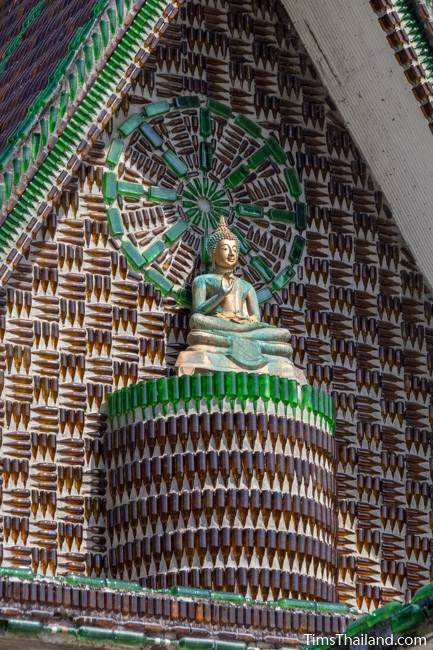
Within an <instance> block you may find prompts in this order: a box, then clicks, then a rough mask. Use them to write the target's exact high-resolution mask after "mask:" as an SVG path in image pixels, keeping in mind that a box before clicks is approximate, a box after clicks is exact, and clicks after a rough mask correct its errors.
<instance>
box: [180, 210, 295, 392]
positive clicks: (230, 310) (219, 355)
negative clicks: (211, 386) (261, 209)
mask: <svg viewBox="0 0 433 650" xmlns="http://www.w3.org/2000/svg"><path fill="white" fill-rule="evenodd" d="M208 253H209V257H210V259H211V261H212V263H213V270H214V272H213V273H206V274H204V275H199V276H197V277H196V278H195V280H194V281H193V283H192V315H191V319H190V333H189V335H188V338H187V343H188V348H187V350H185V351H184V352H181V353H180V354H179V356H178V359H177V361H176V368H177V370H178V373H179V374H192V373H197V372H198V373H200V372H211V371H213V370H214V371H217V370H224V371H234V372H256V373H268V374H270V375H278V376H280V377H287V378H288V379H296V380H297V381H299V382H300V383H301V384H305V383H307V382H306V379H305V376H304V374H303V372H302V370H300V369H298V368H296V367H295V366H294V364H293V362H292V360H291V359H292V347H291V345H290V343H289V341H290V332H289V330H287V329H282V328H279V327H275V326H274V325H271V324H269V323H262V322H260V310H259V303H258V300H257V294H256V291H255V289H254V287H253V286H252V284H250V282H247V281H246V280H243V279H242V278H239V277H237V276H236V275H235V268H236V265H237V262H238V257H239V242H238V239H237V237H236V235H235V234H234V233H232V232H231V230H230V229H229V228H228V226H227V225H226V223H225V220H224V218H223V217H221V219H220V223H219V227H218V229H217V230H215V232H213V233H212V234H211V235H210V237H209V243H208Z"/></svg>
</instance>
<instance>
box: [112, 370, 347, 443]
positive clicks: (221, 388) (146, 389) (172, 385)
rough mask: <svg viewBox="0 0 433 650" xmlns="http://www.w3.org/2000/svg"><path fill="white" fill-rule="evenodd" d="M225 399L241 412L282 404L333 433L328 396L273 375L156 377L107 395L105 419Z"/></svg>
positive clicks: (225, 373) (330, 400)
mask: <svg viewBox="0 0 433 650" xmlns="http://www.w3.org/2000/svg"><path fill="white" fill-rule="evenodd" d="M225 399H227V400H228V401H229V403H230V405H231V408H232V409H233V408H234V405H235V402H236V401H237V400H239V402H240V404H241V406H242V408H244V407H245V404H246V402H247V401H251V402H252V403H253V404H254V407H256V405H257V402H258V400H260V399H261V400H263V402H264V404H265V405H267V404H268V403H269V401H272V402H273V403H274V405H275V406H276V407H278V404H279V403H282V404H283V406H284V409H285V411H286V410H287V408H290V409H292V411H293V410H296V409H300V410H301V411H302V412H305V411H306V412H307V413H308V414H312V415H313V416H314V417H316V418H317V417H318V418H319V419H320V420H323V421H324V422H325V423H326V424H327V425H328V427H329V429H330V430H331V431H332V432H333V431H334V429H335V417H334V403H333V400H332V396H331V395H328V394H327V393H325V392H324V391H322V390H320V389H318V388H316V387H315V386H309V385H304V386H301V385H300V384H299V383H298V382H297V381H295V380H291V379H285V378H282V377H277V376H275V375H267V374H256V373H247V372H238V373H235V372H222V371H220V372H214V373H207V374H195V375H181V376H176V375H175V376H173V377H159V378H158V379H147V380H144V381H140V382H137V383H136V384H132V385H130V386H126V387H125V388H121V389H120V390H116V391H113V392H112V393H110V394H109V395H108V399H107V407H108V416H109V418H110V419H111V420H114V419H115V418H121V417H122V416H128V415H129V414H133V413H134V412H135V410H136V409H141V411H142V415H143V418H145V417H146V411H147V409H149V408H150V409H151V411H152V414H153V416H154V415H155V409H157V407H160V409H161V410H162V413H167V412H168V408H169V406H170V405H171V406H172V407H173V409H174V411H175V412H177V409H178V408H179V405H181V404H183V405H184V407H185V405H189V404H190V402H191V401H193V402H195V403H196V406H197V407H198V406H199V404H200V402H201V400H205V401H206V402H207V404H208V408H209V407H210V403H211V402H212V401H213V400H216V401H217V402H218V405H219V407H220V408H221V407H222V403H223V402H224V400H225Z"/></svg>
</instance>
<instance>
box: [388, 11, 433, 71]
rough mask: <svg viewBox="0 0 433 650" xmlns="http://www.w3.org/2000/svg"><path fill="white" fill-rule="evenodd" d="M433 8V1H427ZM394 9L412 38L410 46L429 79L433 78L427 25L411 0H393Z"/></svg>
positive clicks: (432, 56)
mask: <svg viewBox="0 0 433 650" xmlns="http://www.w3.org/2000/svg"><path fill="white" fill-rule="evenodd" d="M426 4H428V5H429V7H430V9H432V10H433V3H432V2H431V1H430V2H427V3H426ZM393 9H394V10H396V11H397V12H398V15H399V17H400V20H401V24H402V26H403V28H404V29H405V31H406V32H407V35H408V36H409V39H410V43H409V44H410V46H411V47H413V48H414V50H415V52H416V54H417V57H418V59H419V61H420V63H421V64H422V66H423V68H424V71H425V73H426V78H427V79H428V80H429V81H432V80H433V47H432V45H430V42H429V40H428V39H427V36H426V33H425V26H424V24H423V22H422V20H421V18H420V17H419V16H418V14H417V12H416V11H415V9H414V7H413V4H412V2H411V0H393Z"/></svg>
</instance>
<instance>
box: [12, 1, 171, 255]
mask: <svg viewBox="0 0 433 650" xmlns="http://www.w3.org/2000/svg"><path fill="white" fill-rule="evenodd" d="M108 4H109V0H99V1H98V2H97V3H96V4H95V6H94V9H93V18H92V22H91V21H89V22H88V23H86V25H85V26H83V27H82V28H80V30H78V32H77V33H76V35H75V37H74V39H73V40H72V41H71V47H72V43H75V44H76V47H75V49H74V50H73V51H71V52H70V54H69V55H68V56H69V59H68V61H66V57H65V59H64V60H63V61H62V62H61V64H59V66H58V67H57V68H56V70H55V71H54V73H53V75H52V77H53V76H55V77H56V79H57V81H56V84H57V82H58V81H60V82H63V81H64V82H65V84H66V85H67V86H68V87H69V91H68V93H69V94H68V97H70V93H71V92H72V87H74V88H75V92H76V86H77V85H78V84H79V85H80V86H84V85H85V79H83V81H82V82H81V81H80V80H79V76H80V70H81V72H82V69H81V68H80V66H79V65H78V64H79V63H80V61H81V63H82V64H83V65H84V62H83V61H82V60H81V59H78V60H76V59H75V57H74V55H75V54H76V52H77V49H78V50H79V51H80V50H81V48H82V47H85V45H86V43H85V40H86V38H85V37H86V36H89V32H90V31H91V28H92V26H93V24H95V22H96V17H95V16H97V15H99V27H100V28H101V25H102V24H103V21H102V15H103V12H104V11H105V9H106V8H107V5H108ZM114 4H115V7H116V12H115V11H114V9H112V8H111V7H108V9H107V14H108V12H110V10H111V12H110V14H109V17H110V18H111V24H112V25H113V26H114V29H117V27H118V24H119V23H120V20H119V19H120V18H122V21H123V19H124V17H125V15H124V9H128V10H129V8H130V7H131V5H132V0H116V1H115V3H114ZM167 4H169V3H168V2H165V1H163V0H146V1H145V2H144V4H143V5H142V6H141V7H140V9H139V10H138V11H137V13H136V14H135V15H134V17H133V18H132V20H131V22H130V24H129V26H128V27H127V28H126V29H125V31H124V33H123V35H122V37H121V38H120V40H119V42H118V43H117V45H116V46H115V47H114V49H113V51H112V53H111V54H110V56H109V58H108V59H107V61H106V62H105V64H104V65H103V66H102V67H101V69H100V70H99V71H98V74H97V76H96V78H95V80H94V81H93V83H92V84H91V86H90V88H89V89H88V91H87V93H86V95H85V96H84V97H83V99H82V100H81V101H80V102H79V104H78V106H77V108H76V110H75V111H74V113H73V115H72V116H71V117H70V119H68V123H67V125H66V127H65V128H64V129H63V131H62V132H61V133H60V135H59V136H58V138H57V141H56V142H55V144H54V145H53V147H52V149H51V150H50V151H49V153H48V154H47V156H46V157H45V159H44V160H43V162H42V164H41V165H40V166H39V168H38V169H37V171H36V173H35V175H34V176H33V178H32V179H31V180H30V181H29V182H28V183H27V185H26V187H25V189H24V191H23V193H22V194H21V196H19V198H18V199H17V201H16V203H15V205H14V206H13V208H12V210H11V212H9V213H8V214H7V215H6V217H5V219H4V221H3V223H2V225H1V226H0V254H1V253H3V254H4V253H5V252H7V251H9V250H10V249H11V248H12V247H13V246H14V243H15V241H16V239H17V238H18V237H19V235H20V234H21V232H22V230H23V227H25V225H26V224H27V223H28V222H29V221H30V219H31V217H32V215H33V214H34V213H35V211H36V208H37V207H38V206H39V205H40V204H41V203H42V202H43V199H44V197H45V193H46V192H47V190H48V189H49V188H50V187H51V186H52V184H53V179H55V178H56V176H57V175H58V174H59V173H60V171H61V170H63V168H64V167H65V165H66V163H67V161H68V160H69V158H70V157H71V155H72V154H73V153H74V152H75V150H76V149H77V147H78V145H79V143H80V141H81V140H82V137H83V130H84V129H85V128H87V127H88V126H90V125H91V124H92V122H94V121H97V115H98V113H99V112H100V110H101V109H102V108H103V107H104V106H105V104H106V102H107V101H108V98H109V96H110V95H111V94H112V92H113V88H116V86H117V85H118V83H119V81H120V79H121V76H122V75H123V72H124V71H123V70H121V68H122V66H123V65H126V64H128V65H130V64H131V62H132V61H133V59H134V55H135V54H136V53H137V52H138V51H139V50H140V48H141V46H142V45H143V44H144V42H145V41H146V39H147V37H148V36H149V35H150V33H151V32H153V27H154V25H155V23H156V21H157V20H158V19H159V18H160V17H161V16H162V14H163V11H164V9H165V7H166V6H167ZM101 12H102V14H101ZM116 16H117V17H116ZM149 19H151V21H152V22H151V23H149ZM90 22H91V24H90ZM107 24H108V23H107ZM122 26H123V22H122ZM119 28H120V25H119ZM85 29H86V30H87V31H86V33H85ZM110 29H111V27H110ZM94 34H97V35H98V36H99V32H94V33H92V34H90V36H89V38H87V40H89V39H90V40H92V36H93V35H94ZM101 38H102V37H101ZM93 45H94V43H92V47H93ZM69 64H73V65H75V67H76V69H75V71H74V72H72V73H71V74H69V75H65V70H66V69H67V68H68V67H69ZM95 65H96V62H95ZM63 66H64V67H63ZM77 66H78V67H77ZM79 68H80V69H79ZM92 70H93V68H92ZM92 70H89V72H88V75H90V73H91V72H92ZM84 71H85V70H84ZM88 75H87V76H88ZM87 76H86V78H87ZM73 80H75V81H74V83H72V82H73ZM56 84H54V82H52V85H53V92H54V89H55V87H57V85H58V84H57V85H56ZM71 84H72V85H71ZM50 88H51V86H48V87H47V89H45V91H43V92H44V93H46V94H47V95H48V94H49V92H51V90H50ZM65 93H66V91H63V92H61V93H60V94H59V101H60V102H61V98H62V96H64V95H65ZM50 96H51V95H50ZM40 101H41V102H42V103H43V105H44V106H45V105H46V102H45V101H42V99H41V98H40ZM47 101H48V100H47ZM53 108H54V109H55V110H54V112H55V113H56V116H57V117H56V120H58V119H59V115H60V114H59V115H58V114H57V112H56V111H57V109H56V108H55V107H54V106H52V107H51V109H53ZM66 109H67V104H66V108H65V110H64V111H63V115H64V114H65V113H66ZM47 119H48V118H46V117H43V118H41V120H40V121H39V127H40V129H41V133H40V134H39V139H37V142H36V145H35V147H36V149H37V151H36V154H35V153H34V152H33V154H32V152H31V151H30V153H29V151H28V150H29V148H30V147H29V145H26V144H25V145H24V147H23V152H24V148H25V147H27V150H26V151H27V154H26V156H25V155H24V153H23V154H22V157H21V158H14V162H15V161H18V164H17V165H15V167H16V169H18V172H16V174H15V172H11V171H8V170H6V171H5V172H4V173H3V182H2V180H1V176H0V209H1V204H2V201H3V199H4V198H6V199H9V198H10V193H11V191H12V184H13V186H18V185H19V183H20V182H21V179H22V175H23V171H24V172H25V171H26V167H28V164H29V163H28V156H32V155H33V158H34V159H36V158H37V156H38V152H39V147H40V144H41V142H42V140H43V137H42V132H43V131H44V129H45V132H46V131H47V129H48V126H47ZM56 120H54V123H53V124H51V127H52V128H51V132H53V131H55V130H56V125H57V121H56ZM28 128H30V127H28ZM23 133H24V131H23ZM34 135H35V133H34ZM36 135H37V134H36ZM23 137H24V136H23ZM5 155H6V154H5V152H3V156H5ZM8 155H9V154H8ZM24 159H25V161H26V162H25V164H21V161H22V160H24ZM1 163H2V158H1V157H0V167H1ZM14 175H16V176H17V178H13V177H14ZM8 191H9V196H8Z"/></svg>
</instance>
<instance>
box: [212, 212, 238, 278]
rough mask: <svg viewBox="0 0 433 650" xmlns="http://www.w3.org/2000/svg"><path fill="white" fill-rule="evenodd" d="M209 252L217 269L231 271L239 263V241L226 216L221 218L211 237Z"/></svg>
mask: <svg viewBox="0 0 433 650" xmlns="http://www.w3.org/2000/svg"><path fill="white" fill-rule="evenodd" d="M208 253H209V257H210V258H211V260H212V262H213V265H214V267H215V269H217V270H221V271H223V272H225V271H229V270H232V269H234V268H235V266H236V264H237V263H238V257H239V241H238V238H237V237H236V235H235V234H234V233H233V232H232V231H231V230H230V228H229V227H228V226H227V224H226V222H225V219H224V217H221V218H220V222H219V226H218V228H217V229H216V230H215V231H214V232H213V233H212V234H211V235H210V237H209V243H208Z"/></svg>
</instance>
